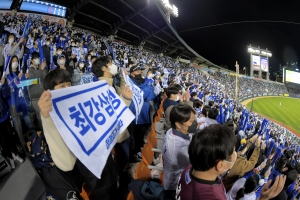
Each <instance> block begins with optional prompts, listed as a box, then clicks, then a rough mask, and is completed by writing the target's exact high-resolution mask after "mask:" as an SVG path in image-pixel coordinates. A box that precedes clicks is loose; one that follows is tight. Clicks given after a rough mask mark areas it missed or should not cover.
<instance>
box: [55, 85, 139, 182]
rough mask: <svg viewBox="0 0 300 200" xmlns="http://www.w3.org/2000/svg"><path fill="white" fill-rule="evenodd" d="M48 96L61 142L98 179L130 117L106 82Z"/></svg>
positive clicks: (60, 91)
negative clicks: (50, 97) (62, 141)
mask: <svg viewBox="0 0 300 200" xmlns="http://www.w3.org/2000/svg"><path fill="white" fill-rule="evenodd" d="M51 94H52V103H53V110H52V111H51V112H50V115H51V118H52V120H53V122H54V124H55V126H56V127H57V129H58V131H59V133H60V135H61V136H62V138H63V140H64V142H65V143H66V145H67V146H68V147H69V149H70V150H71V151H72V152H73V153H74V155H75V156H76V157H77V158H78V159H79V160H80V161H81V162H82V163H83V164H84V165H85V166H86V167H87V168H88V169H89V170H90V171H91V172H92V173H93V174H94V175H95V176H97V177H98V178H100V176H101V173H102V171H103V168H104V166H105V163H106V160H107V157H108V156H109V155H110V152H111V150H112V148H113V147H114V145H115V143H116V142H117V138H118V136H119V134H120V133H122V132H123V131H124V130H125V129H126V128H127V126H128V125H129V124H130V123H131V121H132V120H133V119H134V115H133V114H132V112H131V111H130V110H129V108H128V107H127V106H126V105H125V103H124V102H123V101H122V100H121V99H120V97H119V96H118V95H117V94H116V93H115V91H113V90H111V89H110V86H109V85H108V84H107V82H106V81H98V82H93V83H89V84H84V85H79V86H73V87H69V88H66V89H60V90H53V91H51ZM62 153H63V152H62Z"/></svg>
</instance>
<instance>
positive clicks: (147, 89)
mask: <svg viewBox="0 0 300 200" xmlns="http://www.w3.org/2000/svg"><path fill="white" fill-rule="evenodd" d="M131 80H132V81H133V83H134V84H135V85H137V86H138V87H139V88H140V89H141V90H142V91H143V92H144V105H143V107H142V110H141V112H140V114H139V116H138V121H137V123H136V120H134V123H135V124H150V122H151V121H150V116H149V111H150V103H149V101H152V99H153V98H154V91H153V88H152V87H151V86H150V85H148V84H147V83H146V81H145V82H144V83H141V84H138V83H137V82H136V81H135V80H134V79H132V78H131ZM129 109H130V110H131V112H132V113H133V114H134V115H135V114H136V110H135V106H134V103H133V101H132V102H131V104H130V106H129Z"/></svg>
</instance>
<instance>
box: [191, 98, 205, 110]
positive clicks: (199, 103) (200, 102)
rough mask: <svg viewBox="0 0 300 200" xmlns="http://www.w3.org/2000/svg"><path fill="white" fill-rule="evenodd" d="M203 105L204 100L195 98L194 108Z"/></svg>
mask: <svg viewBox="0 0 300 200" xmlns="http://www.w3.org/2000/svg"><path fill="white" fill-rule="evenodd" d="M202 105H203V102H202V101H200V100H199V99H195V100H194V102H193V107H194V108H200V107H201V106H202Z"/></svg>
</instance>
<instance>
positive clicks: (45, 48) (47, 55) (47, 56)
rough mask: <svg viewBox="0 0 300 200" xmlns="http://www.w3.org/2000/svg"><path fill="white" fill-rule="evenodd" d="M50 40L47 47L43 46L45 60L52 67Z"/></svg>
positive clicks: (47, 41)
mask: <svg viewBox="0 0 300 200" xmlns="http://www.w3.org/2000/svg"><path fill="white" fill-rule="evenodd" d="M50 45H51V42H50V38H48V39H47V40H46V43H45V45H43V46H42V49H43V53H44V58H45V59H46V63H47V66H50Z"/></svg>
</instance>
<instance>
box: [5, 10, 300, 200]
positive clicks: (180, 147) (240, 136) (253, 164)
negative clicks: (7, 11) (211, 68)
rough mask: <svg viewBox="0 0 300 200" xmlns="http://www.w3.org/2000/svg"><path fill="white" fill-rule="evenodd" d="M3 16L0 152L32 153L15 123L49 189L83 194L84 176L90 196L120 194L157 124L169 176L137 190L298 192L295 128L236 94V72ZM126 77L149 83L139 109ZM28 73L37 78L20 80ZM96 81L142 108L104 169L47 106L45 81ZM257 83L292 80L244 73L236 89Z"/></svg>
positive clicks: (280, 88) (221, 195) (278, 89)
mask: <svg viewBox="0 0 300 200" xmlns="http://www.w3.org/2000/svg"><path fill="white" fill-rule="evenodd" d="M0 21H1V26H3V30H2V32H0V35H1V38H2V39H1V44H0V55H1V56H0V67H1V70H0V71H1V75H2V74H3V76H2V78H1V90H0V130H1V134H0V147H1V150H2V151H1V153H2V155H3V157H5V158H7V159H8V161H9V163H10V166H11V168H12V169H14V168H15V163H14V162H15V160H17V161H18V162H21V163H22V162H23V161H24V159H28V158H25V157H23V158H22V156H21V155H22V153H21V152H20V148H17V147H18V146H19V143H20V142H19V141H18V140H16V139H15V138H14V137H13V135H14V132H18V133H19V135H24V138H25V139H26V141H27V142H28V143H27V144H28V149H24V151H28V152H29V154H30V155H31V158H30V159H31V162H32V163H33V165H34V167H35V168H36V170H37V171H38V172H39V174H40V176H41V178H42V179H43V181H44V183H45V185H46V189H47V191H48V197H49V198H52V199H82V196H81V195H80V194H81V192H82V185H83V184H85V186H86V188H87V190H88V191H90V195H89V198H90V199H101V200H103V199H104V200H105V199H119V198H120V197H118V192H117V191H118V187H120V183H123V184H124V182H123V181H122V180H120V177H121V174H122V173H124V170H125V171H126V168H127V167H128V163H134V162H136V163H142V164H145V165H151V164H154V162H153V163H152V162H151V163H146V159H145V155H143V150H141V149H142V148H146V146H145V147H144V145H145V139H146V141H147V144H146V145H150V146H151V144H148V141H149V140H148V139H147V138H148V137H149V135H150V134H151V133H153V132H151V133H150V134H149V132H150V131H152V130H155V133H154V134H155V135H158V134H161V136H162V137H163V138H164V140H163V145H161V147H160V149H158V152H162V153H161V154H160V155H156V154H158V153H155V157H156V158H158V159H160V163H159V165H160V166H162V168H163V173H161V175H163V178H162V181H161V183H163V184H162V185H163V186H160V185H155V188H154V187H151V184H153V183H152V182H150V183H148V185H147V184H146V183H145V182H144V183H140V182H137V181H138V180H134V181H132V182H131V183H130V188H131V192H132V193H133V194H134V198H135V199H153V198H154V197H155V198H163V199H181V200H192V199H193V200H198V199H199V200H200V199H201V200H202V199H222V200H223V199H224V200H225V199H260V200H266V199H280V200H284V199H295V198H296V197H297V196H298V195H299V192H300V187H299V186H300V182H299V179H298V175H300V163H299V162H298V161H299V158H300V152H299V150H300V148H299V146H298V137H296V136H295V135H293V134H291V133H289V132H288V131H287V130H286V129H284V128H283V127H281V126H279V125H277V124H275V123H273V122H270V121H268V120H266V119H264V118H262V117H261V116H259V115H257V114H256V113H252V112H250V111H249V110H247V109H246V108H245V106H242V105H240V104H239V103H238V102H235V100H234V95H235V77H234V76H230V75H228V74H222V73H220V72H210V73H206V72H204V71H201V70H197V69H195V68H193V67H190V66H188V65H187V64H184V63H180V62H179V61H178V60H176V59H172V58H169V57H164V56H162V55H158V54H155V53H153V52H148V51H145V50H140V49H138V48H136V47H134V46H132V45H128V44H126V43H124V42H122V41H116V40H110V39H109V38H107V37H104V36H99V35H96V34H93V33H91V32H89V31H86V30H82V29H77V28H66V27H62V26H61V25H59V24H57V23H49V22H48V21H42V20H41V19H31V20H30V21H31V23H32V25H31V26H30V27H29V30H28V34H23V33H27V29H26V24H27V23H28V21H29V20H27V19H26V17H24V16H10V15H5V16H0ZM126 77H129V78H130V80H131V81H132V82H133V83H134V84H135V85H136V86H137V87H138V88H140V89H141V90H143V91H144V93H143V95H144V96H143V99H144V104H143V106H142V109H141V111H140V113H137V112H138V111H137V109H136V108H135V105H134V103H133V101H132V96H133V95H134V94H133V92H132V91H131V90H130V88H129V87H128V85H126V84H125V81H124V79H125V78H126ZM30 79H36V80H37V81H36V83H34V84H29V85H26V86H24V87H18V84H19V83H20V82H21V81H25V82H26V80H30ZM92 81H94V82H96V81H106V82H107V83H108V84H109V86H110V87H111V88H113V90H114V93H115V95H118V96H120V98H121V99H122V101H123V102H124V103H125V104H126V105H127V106H128V108H129V109H130V110H131V112H132V113H133V114H134V115H135V116H138V120H134V121H133V122H132V123H131V124H130V125H129V126H128V127H127V129H126V130H125V131H123V132H122V133H120V134H119V135H118V140H117V143H116V144H115V148H114V153H113V154H114V156H112V155H109V156H108V158H107V161H106V164H105V167H104V169H103V171H102V174H101V178H100V179H99V178H97V177H96V176H95V175H94V174H92V173H91V172H90V171H89V170H88V169H87V167H86V166H85V163H84V162H83V161H82V160H79V159H77V158H76V157H75V156H74V154H73V153H72V152H71V150H70V149H69V147H68V146H67V145H66V143H65V142H64V140H63V138H62V137H61V135H60V133H59V132H58V130H57V127H55V125H54V123H53V121H52V119H51V117H50V115H49V112H50V111H51V110H52V102H51V93H50V92H49V90H59V89H62V88H68V87H76V86H77V85H81V84H88V83H89V82H92ZM253 93H287V90H286V88H285V87H284V85H278V84H276V83H271V82H263V81H261V80H256V79H248V78H239V94H238V96H239V97H241V96H243V95H247V94H253ZM158 113H160V114H158ZM157 118H159V120H156V119H157ZM153 126H154V127H155V129H152V127H153ZM158 129H160V130H158ZM36 140H39V141H43V142H40V143H38V144H37V143H35V142H34V141H36ZM36 145H41V146H36ZM151 147H153V146H151ZM153 148H156V147H153ZM138 166H139V164H138V165H131V167H138ZM155 170H157V169H156V168H154V169H153V171H152V172H151V173H155ZM136 171H138V170H136ZM128 173H130V172H129V171H128ZM153 180H155V181H156V182H158V180H156V179H155V178H153ZM141 184H142V185H141ZM149 184H150V186H149ZM66 185H67V186H66ZM132 188H133V189H132ZM158 191H160V192H159V194H157V192H158Z"/></svg>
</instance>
